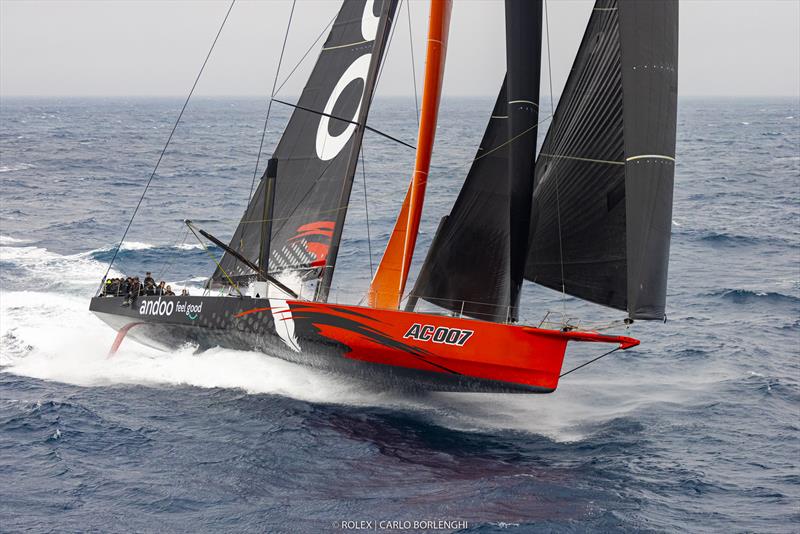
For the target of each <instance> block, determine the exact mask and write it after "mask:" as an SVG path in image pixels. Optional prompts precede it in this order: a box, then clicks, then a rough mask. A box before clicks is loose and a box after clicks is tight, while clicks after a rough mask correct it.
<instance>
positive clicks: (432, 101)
mask: <svg viewBox="0 0 800 534" xmlns="http://www.w3.org/2000/svg"><path fill="white" fill-rule="evenodd" d="M452 5H453V4H452V0H431V17H430V24H429V26H428V51H427V56H426V59H425V85H424V87H423V90H422V109H421V110H420V120H419V135H418V137H417V157H416V161H415V163H414V174H413V175H412V176H411V184H410V185H409V187H408V192H407V193H406V198H405V200H404V201H403V206H402V207H401V208H400V214H399V215H398V217H397V222H395V225H394V230H393V231H392V235H391V237H390V238H389V244H388V245H386V251H385V252H384V253H383V258H381V263H380V264H379V265H378V270H377V272H376V273H375V278H373V280H372V284H371V285H370V287H369V292H368V294H367V303H368V304H369V305H370V306H372V307H373V308H398V307H399V306H400V299H401V298H402V296H403V290H404V289H405V287H406V279H407V278H408V271H409V269H410V268H411V259H412V258H413V256H414V246H415V245H416V243H417V233H418V232H419V220H420V217H421V216H422V204H423V202H424V201H425V186H426V185H427V183H428V171H429V169H430V165H431V152H433V141H434V138H435V137H436V119H437V117H438V115H439V100H440V97H441V95H442V78H443V77H444V63H445V56H446V53H447V34H448V30H449V27H450V10H451V8H452Z"/></svg>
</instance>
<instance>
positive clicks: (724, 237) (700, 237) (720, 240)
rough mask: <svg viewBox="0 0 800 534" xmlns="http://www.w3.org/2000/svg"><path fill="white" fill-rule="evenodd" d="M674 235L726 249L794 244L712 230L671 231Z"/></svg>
mask: <svg viewBox="0 0 800 534" xmlns="http://www.w3.org/2000/svg"><path fill="white" fill-rule="evenodd" d="M673 233H674V234H675V235H685V236H687V237H689V238H690V239H692V240H694V241H698V242H701V243H705V244H708V245H711V246H727V247H738V246H741V247H746V246H755V245H764V244H769V245H779V246H787V245H788V246H794V245H795V244H794V243H793V242H792V241H791V240H789V239H785V238H781V237H775V236H764V235H758V236H751V235H744V234H735V233H731V232H717V231H713V230H707V231H698V230H673Z"/></svg>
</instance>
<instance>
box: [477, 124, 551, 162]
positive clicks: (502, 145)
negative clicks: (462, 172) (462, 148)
mask: <svg viewBox="0 0 800 534" xmlns="http://www.w3.org/2000/svg"><path fill="white" fill-rule="evenodd" d="M551 117H552V115H551V116H550V117H545V118H544V119H542V120H540V121H539V122H537V123H536V124H534V125H533V126H531V127H530V128H528V129H527V130H523V131H521V132H520V133H518V134H517V135H515V136H514V137H512V138H511V139H509V140H508V141H506V142H505V143H502V144H500V145H497V146H496V147H494V148H493V149H491V150H489V151H487V152H485V153H483V154H481V155H480V156H478V157H476V158H474V159H472V160H471V161H469V164H470V165H472V164H473V163H475V162H476V161H478V160H479V159H481V158H485V157H486V156H488V155H489V154H492V153H493V152H496V151H498V150H500V149H501V148H503V147H504V146H507V145H510V144H511V143H513V142H514V141H516V140H517V139H519V138H520V137H522V136H523V135H525V134H527V133H530V132H532V131H533V130H535V129H536V128H538V127H539V125H540V124H542V123H545V122H547V121H549V120H550V119H551Z"/></svg>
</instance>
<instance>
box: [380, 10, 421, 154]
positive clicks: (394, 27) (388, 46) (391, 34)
mask: <svg viewBox="0 0 800 534" xmlns="http://www.w3.org/2000/svg"><path fill="white" fill-rule="evenodd" d="M402 4H403V0H400V5H399V8H398V9H397V11H400V9H401V8H402ZM397 11H395V14H397ZM396 30H397V24H394V19H392V29H391V31H390V32H389V39H388V40H387V41H386V48H385V52H384V54H383V57H382V58H381V66H380V68H379V69H378V75H377V76H376V77H375V89H376V90H377V88H378V84H379V83H380V81H381V75H382V74H383V68H384V67H385V66H386V63H387V59H388V58H389V50H390V49H391V47H392V40H394V32H395V31H396ZM376 92H377V91H373V93H372V98H373V99H374V98H375V93H376ZM370 105H372V101H371V100H370ZM415 150H416V149H415Z"/></svg>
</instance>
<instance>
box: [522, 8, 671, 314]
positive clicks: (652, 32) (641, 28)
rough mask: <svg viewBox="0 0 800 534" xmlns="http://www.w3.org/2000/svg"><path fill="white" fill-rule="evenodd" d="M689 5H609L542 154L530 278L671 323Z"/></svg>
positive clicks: (590, 33)
mask: <svg viewBox="0 0 800 534" xmlns="http://www.w3.org/2000/svg"><path fill="white" fill-rule="evenodd" d="M677 45H678V4H677V2H676V1H672V0H657V1H655V0H654V1H652V2H636V1H623V0H621V1H619V2H618V1H616V0H598V1H597V2H596V4H595V7H594V10H593V11H592V16H591V18H590V20H589V24H588V27H587V29H586V33H585V34H584V37H583V41H582V43H581V46H580V48H579V50H578V54H577V57H576V59H575V63H574V65H573V67H572V71H571V73H570V76H569V78H568V80H567V83H566V86H565V89H564V91H563V93H562V96H561V99H560V101H559V103H558V107H557V109H556V111H555V116H554V118H553V122H552V124H551V126H550V129H549V130H548V132H547V136H546V137H545V141H544V144H543V146H542V149H541V151H540V154H539V157H538V160H537V164H536V176H535V185H534V187H535V192H534V196H533V211H534V216H533V220H532V225H531V245H530V249H529V251H528V264H527V268H526V272H525V276H526V278H527V279H528V280H531V281H533V282H536V283H538V284H541V285H543V286H546V287H549V288H552V289H555V290H558V291H562V290H563V291H564V292H566V293H567V294H570V295H573V296H576V297H578V298H581V299H584V300H588V301H591V302H596V303H599V304H603V305H606V306H610V307H613V308H617V309H620V310H625V311H627V312H628V315H629V317H631V318H632V319H662V318H663V317H664V306H665V301H666V284H667V264H668V259H669V243H670V229H671V217H672V190H673V178H674V172H675V168H674V165H675V159H674V158H675V131H676V113H677V60H678V49H677Z"/></svg>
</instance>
